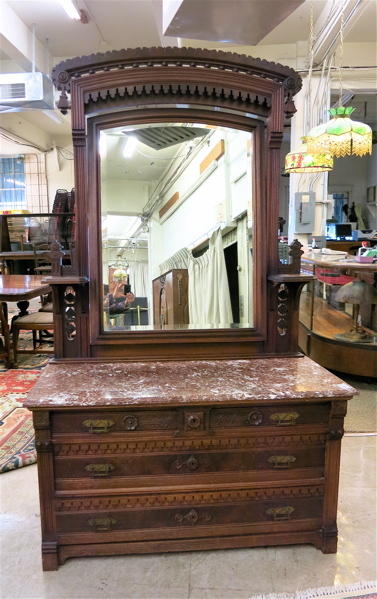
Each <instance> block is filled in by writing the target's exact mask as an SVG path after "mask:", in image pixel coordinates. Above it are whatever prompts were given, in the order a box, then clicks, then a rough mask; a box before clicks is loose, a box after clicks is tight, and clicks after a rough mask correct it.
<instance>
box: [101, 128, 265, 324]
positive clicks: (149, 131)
mask: <svg viewBox="0 0 377 599" xmlns="http://www.w3.org/2000/svg"><path fill="white" fill-rule="evenodd" d="M252 141H253V135H252V133H250V132H246V131H241V130H236V129H230V128H226V127H217V126H208V125H205V124H198V123H195V124H187V123H186V124H182V123H167V124H163V125H162V124H161V123H159V124H150V125H138V126H133V127H123V128H120V127H117V128H113V129H106V130H102V131H101V136H100V155H101V217H102V280H103V296H104V297H103V326H104V330H105V331H117V330H122V331H124V330H156V329H157V330H187V329H207V328H229V327H234V328H240V327H252V326H253V301H252V297H253V288H252V280H253V277H252V274H253V263H252V249H253V235H252V232H253V210H252V164H253V161H252V152H253V143H252Z"/></svg>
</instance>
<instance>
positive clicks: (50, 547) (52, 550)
mask: <svg viewBox="0 0 377 599" xmlns="http://www.w3.org/2000/svg"><path fill="white" fill-rule="evenodd" d="M58 567H59V563H58V546H57V543H42V568H43V571H44V572H49V571H51V570H57V569H58Z"/></svg>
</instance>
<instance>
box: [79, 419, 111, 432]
mask: <svg viewBox="0 0 377 599" xmlns="http://www.w3.org/2000/svg"><path fill="white" fill-rule="evenodd" d="M113 424H115V422H114V420H84V422H83V425H84V426H86V428H88V429H89V432H90V433H107V431H108V429H109V428H110V426H113Z"/></svg>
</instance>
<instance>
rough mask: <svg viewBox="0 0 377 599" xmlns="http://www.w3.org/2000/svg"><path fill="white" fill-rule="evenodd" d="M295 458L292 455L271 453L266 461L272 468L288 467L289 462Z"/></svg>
mask: <svg viewBox="0 0 377 599" xmlns="http://www.w3.org/2000/svg"><path fill="white" fill-rule="evenodd" d="M296 460H297V458H295V456H293V455H272V456H271V457H269V458H268V460H267V461H268V463H269V464H272V465H273V467H274V468H290V467H291V464H293V462H295V461H296Z"/></svg>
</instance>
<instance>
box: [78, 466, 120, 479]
mask: <svg viewBox="0 0 377 599" xmlns="http://www.w3.org/2000/svg"><path fill="white" fill-rule="evenodd" d="M85 470H87V471H88V472H90V473H91V475H92V476H93V478H98V477H102V476H109V474H110V472H111V471H112V470H115V466H113V465H112V464H89V465H88V466H85Z"/></svg>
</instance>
